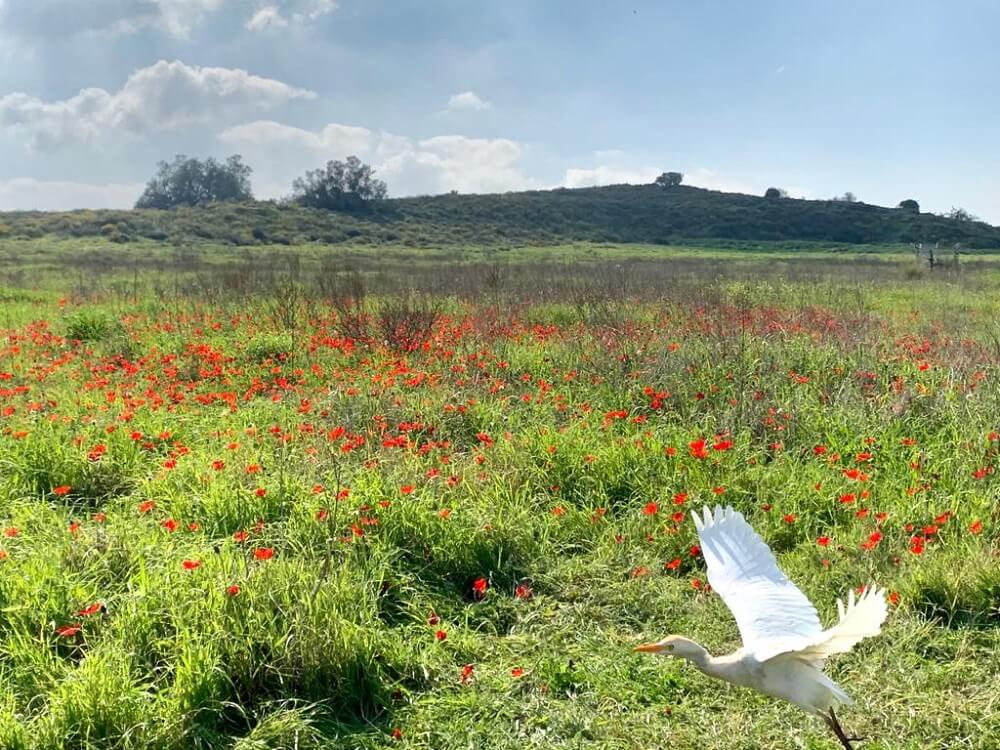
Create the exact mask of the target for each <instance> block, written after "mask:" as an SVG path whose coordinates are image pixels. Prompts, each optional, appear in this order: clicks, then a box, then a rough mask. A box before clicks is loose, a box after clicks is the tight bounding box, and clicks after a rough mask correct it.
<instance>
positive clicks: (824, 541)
mask: <svg viewBox="0 0 1000 750" xmlns="http://www.w3.org/2000/svg"><path fill="white" fill-rule="evenodd" d="M816 544H818V545H819V546H820V547H829V546H830V537H828V536H821V537H819V538H818V539H817V540H816Z"/></svg>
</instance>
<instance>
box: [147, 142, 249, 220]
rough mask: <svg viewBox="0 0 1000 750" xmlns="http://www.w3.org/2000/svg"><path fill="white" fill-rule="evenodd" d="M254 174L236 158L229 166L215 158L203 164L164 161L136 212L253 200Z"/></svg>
mask: <svg viewBox="0 0 1000 750" xmlns="http://www.w3.org/2000/svg"><path fill="white" fill-rule="evenodd" d="M252 173H253V170H252V169H251V168H250V167H249V166H247V165H246V164H244V163H243V157H242V156H240V155H239V154H234V155H233V156H230V157H229V158H228V159H226V161H225V162H219V161H216V160H215V159H213V158H208V159H205V160H204V161H201V160H199V159H189V158H188V157H186V156H184V155H178V156H175V157H174V160H173V161H172V162H165V161H161V162H160V163H159V164H158V165H157V170H156V174H155V175H154V176H153V178H152V179H151V180H150V181H149V182H148V183H146V189H145V191H143V193H142V195H141V196H140V197H139V200H138V201H136V204H135V207H136V208H158V209H168V208H175V207H176V206H201V205H205V204H207V203H219V202H225V201H250V200H253V191H252V190H251V189H250V175H251V174H252Z"/></svg>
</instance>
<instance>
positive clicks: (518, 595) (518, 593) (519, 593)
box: [514, 583, 535, 599]
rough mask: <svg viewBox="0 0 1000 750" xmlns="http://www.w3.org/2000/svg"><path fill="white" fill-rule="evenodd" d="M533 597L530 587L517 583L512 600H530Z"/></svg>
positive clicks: (533, 593)
mask: <svg viewBox="0 0 1000 750" xmlns="http://www.w3.org/2000/svg"><path fill="white" fill-rule="evenodd" d="M534 595H535V592H534V591H533V590H532V588H531V585H530V584H527V583H519V584H517V586H515V587H514V598H515V599H530V598H531V597H532V596H534Z"/></svg>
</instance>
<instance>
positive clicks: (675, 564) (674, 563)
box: [663, 557, 681, 570]
mask: <svg viewBox="0 0 1000 750" xmlns="http://www.w3.org/2000/svg"><path fill="white" fill-rule="evenodd" d="M680 566H681V559H680V558H679V557H675V558H674V559H673V560H671V561H670V562H667V563H664V564H663V567H664V568H666V569H667V570H677V569H678V568H679V567H680Z"/></svg>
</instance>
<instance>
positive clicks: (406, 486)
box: [399, 484, 416, 495]
mask: <svg viewBox="0 0 1000 750" xmlns="http://www.w3.org/2000/svg"><path fill="white" fill-rule="evenodd" d="M415 489H416V488H415V487H414V486H413V485H412V484H404V485H403V486H402V487H400V488H399V491H400V492H402V493H403V494H404V495H409V494H411V493H412V492H413V490H415Z"/></svg>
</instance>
